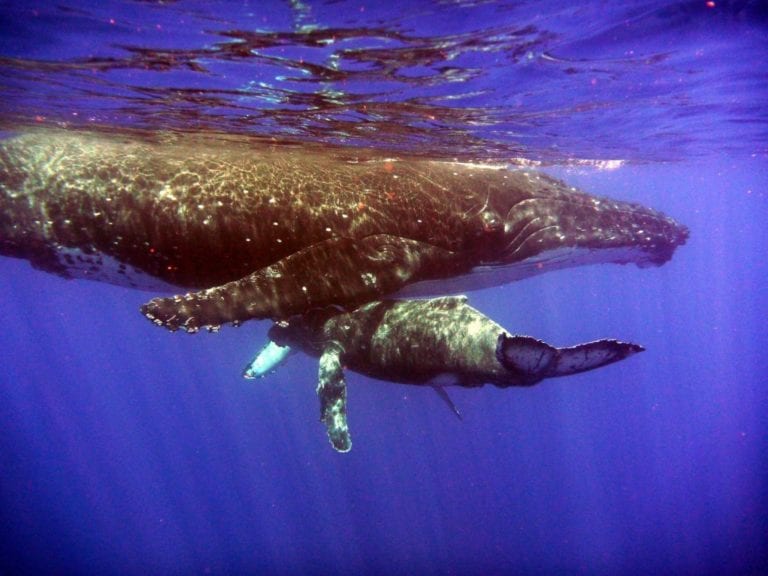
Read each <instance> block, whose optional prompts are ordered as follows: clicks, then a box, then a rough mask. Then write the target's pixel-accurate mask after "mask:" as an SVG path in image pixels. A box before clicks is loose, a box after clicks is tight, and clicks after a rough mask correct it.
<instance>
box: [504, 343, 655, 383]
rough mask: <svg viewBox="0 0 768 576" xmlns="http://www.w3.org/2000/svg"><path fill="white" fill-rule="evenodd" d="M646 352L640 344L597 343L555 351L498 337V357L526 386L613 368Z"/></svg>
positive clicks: (534, 344)
mask: <svg viewBox="0 0 768 576" xmlns="http://www.w3.org/2000/svg"><path fill="white" fill-rule="evenodd" d="M643 350H645V348H643V347H642V346H640V345H639V344H632V343H627V342H619V341H618V340H596V341H594V342H587V343H585V344H579V345H577V346H570V347H568V348H555V347H554V346H550V345H549V344H547V343H546V342H542V341H541V340H537V339H536V338H531V337H530V336H510V335H508V334H499V339H498V342H497V345H496V357H497V358H498V360H499V362H500V363H501V364H502V365H503V366H504V367H506V368H507V369H508V370H510V371H511V372H514V373H518V374H519V375H520V378H521V380H522V381H523V382H526V383H528V384H536V383H537V382H539V381H541V380H543V379H544V378H553V377H557V376H569V375H571V374H578V373H579V372H586V371H588V370H594V369H595V368H600V367H601V366H607V365H608V364H613V363H614V362H618V361H619V360H623V359H624V358H627V357H629V356H632V355H633V354H637V353H638V352H642V351H643Z"/></svg>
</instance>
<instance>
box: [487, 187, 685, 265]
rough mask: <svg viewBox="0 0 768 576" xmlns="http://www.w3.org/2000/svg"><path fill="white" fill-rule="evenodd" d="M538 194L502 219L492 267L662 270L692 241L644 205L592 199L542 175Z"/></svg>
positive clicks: (672, 222) (675, 224)
mask: <svg viewBox="0 0 768 576" xmlns="http://www.w3.org/2000/svg"><path fill="white" fill-rule="evenodd" d="M519 176H521V177H522V178H525V179H530V180H535V192H533V193H531V194H529V195H525V196H523V197H521V198H519V199H517V200H516V201H515V202H514V203H512V204H511V205H510V206H509V207H508V208H506V207H505V208H506V212H505V215H504V217H503V240H502V242H503V248H502V250H501V251H500V253H499V254H498V256H497V259H496V260H497V261H496V262H494V264H497V265H498V264H500V265H502V266H504V265H513V266H514V265H519V266H522V267H528V266H531V267H534V268H535V269H537V270H539V271H545V270H551V269H552V268H553V267H565V266H574V265H579V264H589V263H614V264H635V265H637V266H639V267H647V266H660V265H661V264H664V263H665V262H667V261H668V260H669V259H670V258H672V255H673V254H674V252H675V250H676V249H677V248H678V246H681V245H682V244H684V243H685V242H686V240H687V238H688V229H687V228H686V227H685V226H683V225H681V224H680V223H678V222H676V221H675V220H674V219H672V218H670V217H669V216H666V215H664V214H662V213H661V212H658V211H656V210H653V209H651V208H648V207H646V206H642V205H640V204H635V203H631V202H622V201H618V200H612V199H609V198H602V197H598V196H592V195H590V194H586V193H584V192H581V191H579V190H577V189H575V188H571V187H568V186H567V185H566V184H564V183H563V182H560V181H558V180H555V179H553V178H549V177H548V176H545V175H543V174H539V173H521V174H520V175H519Z"/></svg>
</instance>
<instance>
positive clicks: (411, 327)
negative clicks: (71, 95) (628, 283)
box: [244, 296, 644, 452]
mask: <svg viewBox="0 0 768 576" xmlns="http://www.w3.org/2000/svg"><path fill="white" fill-rule="evenodd" d="M269 339H270V342H269V344H268V345H267V346H266V347H264V349H263V350H262V352H261V353H260V354H259V355H258V356H257V358H256V359H255V360H254V361H253V362H251V364H249V366H248V367H247V368H246V371H245V373H244V376H246V377H253V376H256V375H263V374H264V373H265V372H266V371H267V370H268V369H270V368H274V367H275V366H277V364H279V363H280V362H282V361H284V360H285V358H286V357H287V354H288V352H289V351H291V350H293V349H299V350H302V351H304V352H306V353H307V354H310V355H313V356H319V357H320V367H319V371H318V384H317V394H318V396H319V398H320V418H321V421H322V422H324V423H325V425H326V428H327V431H328V438H329V439H330V441H331V444H332V445H333V447H334V448H335V449H336V450H338V451H339V452H347V451H349V450H350V449H351V447H352V442H351V439H350V435H349V428H348V426H347V386H346V381H345V379H344V372H343V367H347V368H349V369H350V370H354V371H355V372H359V373H362V374H366V375H368V376H372V377H373V378H376V379H379V380H387V381H391V382H398V383H402V384H415V385H432V386H434V387H435V389H436V390H438V391H441V392H442V393H441V395H442V397H443V399H444V400H446V401H448V402H449V403H450V404H451V405H452V403H451V402H450V399H449V398H448V396H447V394H446V393H445V391H444V390H443V389H442V388H441V386H445V385H456V386H465V387H477V386H482V385H484V384H493V385H495V386H498V387H500V388H506V387H509V386H532V385H534V384H536V383H538V382H540V381H541V380H543V379H545V378H553V377H556V376H568V375H571V374H577V373H579V372H585V371H587V370H593V369H595V368H599V367H601V366H605V365H607V364H611V363H613V362H618V361H619V360H623V359H624V358H627V357H628V356H631V355H633V354H636V353H637V352H641V351H643V350H644V348H643V347H642V346H639V345H637V344H630V343H625V342H619V341H617V340H597V341H594V342H588V343H586V344H579V345H577V346H572V347H569V348H555V347H553V346H550V345H549V344H546V343H545V342H542V341H541V340H537V339H535V338H531V337H529V336H513V335H511V334H510V333H509V332H507V331H506V330H505V329H504V328H502V327H501V326H500V325H498V324H497V323H496V322H494V321H493V320H491V319H490V318H488V317H487V316H485V315H484V314H482V313H481V312H479V311H478V310H476V309H475V308H473V307H472V306H470V305H469V304H467V298H466V297H465V296H454V297H442V298H434V299H431V300H385V301H380V302H371V303H368V304H365V305H363V306H361V307H360V308H358V309H357V310H354V311H352V312H339V311H338V310H336V309H328V310H324V311H322V310H317V311H314V312H312V313H309V314H305V315H303V316H300V317H296V318H294V319H291V320H287V321H281V322H278V323H276V324H275V325H274V326H272V328H271V329H270V331H269ZM453 408H454V411H455V407H453Z"/></svg>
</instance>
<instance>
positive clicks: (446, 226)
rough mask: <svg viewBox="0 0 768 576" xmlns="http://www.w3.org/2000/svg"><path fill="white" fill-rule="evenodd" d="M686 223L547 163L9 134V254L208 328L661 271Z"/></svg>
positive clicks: (0, 209)
mask: <svg viewBox="0 0 768 576" xmlns="http://www.w3.org/2000/svg"><path fill="white" fill-rule="evenodd" d="M687 237H688V231H687V229H686V228H685V227H684V226H682V225H680V224H678V223H677V222H675V221H674V220H673V219H671V218H669V217H667V216H665V215H663V214H661V213H659V212H657V211H654V210H652V209H650V208H646V207H643V206H640V205H638V204H634V203H627V202H620V201H616V200H610V199H607V198H601V197H597V196H592V195H589V194H586V193H584V192H581V191H579V190H576V189H575V188H573V187H570V186H568V185H567V184H565V183H564V182H561V181H559V180H556V179H554V178H551V177H549V176H547V175H545V174H543V173H540V172H536V171H532V170H527V169H526V170H508V169H502V168H489V167H483V166H477V165H467V164H459V163H452V162H437V161H428V160H421V159H398V160H392V159H383V158H380V157H375V156H373V155H371V154H367V153H364V152H359V153H357V154H356V155H354V156H352V155H350V152H342V151H333V150H323V149H321V148H317V147H309V146H269V145H265V144H258V145H257V144H252V145H248V144H245V143H242V142H232V141H229V142H228V141H225V140H220V141H208V142H202V141H201V140H200V139H198V138H192V137H186V136H176V137H167V138H159V137H158V138H154V139H152V138H147V139H142V138H138V137H135V136H131V137H128V136H120V135H113V136H110V135H104V134H90V133H79V132H66V131H32V132H29V133H26V134H21V135H18V136H15V137H13V138H8V139H6V140H4V141H2V142H0V254H2V255H5V256H11V257H17V258H24V259H26V260H28V261H29V262H31V263H32V265H33V266H35V267H36V268H39V269H41V270H45V271H47V272H52V273H55V274H58V275H60V276H62V277H67V278H72V277H79V278H90V279H93V280H99V281H107V282H112V283H117V284H121V285H125V286H132V287H135V288H141V289H147V290H156V291H158V292H161V291H162V292H165V293H168V292H172V293H173V292H182V291H185V290H192V292H191V293H187V294H183V295H176V296H166V297H158V298H155V299H153V300H151V301H150V302H148V303H147V304H145V305H144V306H143V307H142V312H143V313H144V314H145V315H146V316H147V318H149V319H150V320H152V321H153V322H154V323H156V324H158V325H160V326H164V327H166V328H168V329H170V330H176V329H184V330H187V331H189V332H195V331H197V330H198V329H200V328H202V327H207V328H210V329H214V328H217V327H218V326H219V325H221V324H223V323H235V324H238V323H240V322H243V321H246V320H249V319H258V318H272V319H280V318H287V317H290V316H293V315H296V314H303V313H305V312H306V311H308V310H312V309H314V308H322V307H325V306H329V305H336V306H341V307H343V308H345V309H353V308H355V307H357V306H359V305H361V304H364V303H366V302H370V301H374V300H379V299H381V298H382V297H387V296H390V295H395V296H397V297H409V296H414V295H442V294H455V293H461V292H464V291H467V290H472V289H477V288H484V287H489V286H494V285H499V284H503V283H506V282H510V281H514V280H518V279H521V278H526V277H528V276H532V275H535V274H539V273H542V272H546V271H548V270H555V269H559V268H564V267H568V266H576V265H582V264H591V263H607V262H612V263H619V264H627V263H634V264H637V265H638V266H652V265H661V264H663V263H664V262H666V261H668V260H669V259H670V258H671V256H672V254H673V253H674V251H675V249H676V248H677V247H678V246H680V245H681V244H683V243H684V242H685V241H686V239H687Z"/></svg>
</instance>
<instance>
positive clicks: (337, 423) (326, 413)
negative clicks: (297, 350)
mask: <svg viewBox="0 0 768 576" xmlns="http://www.w3.org/2000/svg"><path fill="white" fill-rule="evenodd" d="M341 353H342V348H341V346H340V345H339V344H338V343H336V342H331V343H330V344H329V345H328V346H327V347H326V348H325V349H324V350H323V353H322V355H321V356H320V368H319V370H318V375H317V395H318V397H319V398H320V421H321V422H323V423H324V424H325V427H326V429H327V430H328V439H329V440H330V441H331V445H332V446H333V447H334V448H335V449H336V450H337V451H339V452H349V451H350V450H351V449H352V440H351V438H350V437H349V427H348V426H347V383H346V381H345V380H344V369H343V368H342V366H341Z"/></svg>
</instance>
